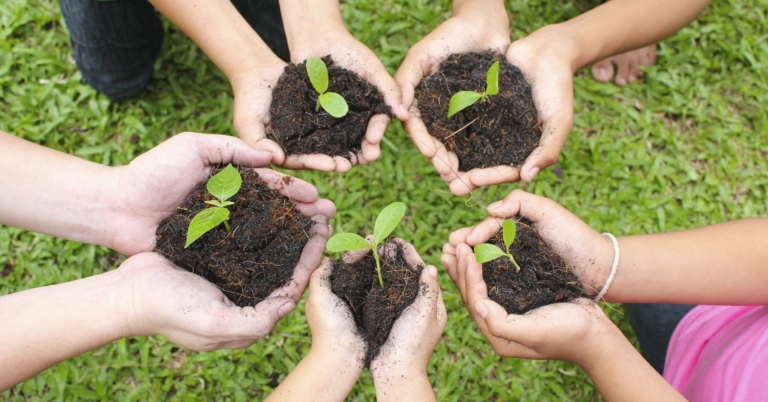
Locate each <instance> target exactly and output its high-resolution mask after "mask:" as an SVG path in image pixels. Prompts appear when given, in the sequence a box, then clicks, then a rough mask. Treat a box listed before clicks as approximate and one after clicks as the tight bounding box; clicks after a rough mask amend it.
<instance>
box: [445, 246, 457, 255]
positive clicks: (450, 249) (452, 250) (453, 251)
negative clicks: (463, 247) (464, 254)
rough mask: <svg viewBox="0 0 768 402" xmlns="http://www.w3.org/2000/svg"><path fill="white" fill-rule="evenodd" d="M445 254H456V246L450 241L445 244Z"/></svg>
mask: <svg viewBox="0 0 768 402" xmlns="http://www.w3.org/2000/svg"><path fill="white" fill-rule="evenodd" d="M443 254H448V255H452V256H454V257H455V256H456V248H455V247H453V246H452V245H451V244H450V243H445V244H443Z"/></svg>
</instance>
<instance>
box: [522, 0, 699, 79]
mask: <svg viewBox="0 0 768 402" xmlns="http://www.w3.org/2000/svg"><path fill="white" fill-rule="evenodd" d="M708 4H709V0H682V1H674V2H669V1H664V0H650V1H646V0H611V1H608V2H605V3H603V4H602V5H600V6H598V7H596V8H594V9H592V10H590V11H588V12H586V13H584V14H581V15H579V16H578V17H576V18H573V19H571V20H568V21H566V22H563V23H560V24H554V25H548V26H545V27H543V28H541V29H539V30H538V31H536V32H534V33H533V34H531V35H530V36H529V38H530V39H531V40H540V41H541V43H543V44H545V45H546V44H547V43H550V44H554V45H556V46H558V47H561V46H562V44H563V43H566V44H567V47H568V48H569V49H570V50H569V51H568V52H567V54H568V57H569V59H570V61H571V66H572V69H573V71H576V70H578V69H579V68H581V67H584V66H587V65H590V64H593V63H595V62H597V61H599V60H602V59H604V58H606V57H608V56H611V55H614V54H619V53H622V52H626V51H628V50H632V49H637V48H639V47H642V46H645V45H649V44H651V43H656V42H658V41H660V40H662V39H664V38H666V37H668V36H670V35H672V34H674V33H675V32H677V31H679V30H680V29H682V28H683V27H685V26H686V25H688V24H689V23H690V22H691V21H692V20H694V19H695V18H696V17H697V16H698V15H699V14H700V13H701V11H702V10H704V8H706V6H707V5H708ZM524 40H528V38H525V39H524Z"/></svg>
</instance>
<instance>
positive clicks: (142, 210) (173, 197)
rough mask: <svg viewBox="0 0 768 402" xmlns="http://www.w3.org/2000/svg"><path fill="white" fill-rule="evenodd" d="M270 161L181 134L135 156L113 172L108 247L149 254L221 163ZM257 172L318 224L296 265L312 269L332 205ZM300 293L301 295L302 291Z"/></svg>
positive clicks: (212, 138) (298, 184) (223, 140)
mask: <svg viewBox="0 0 768 402" xmlns="http://www.w3.org/2000/svg"><path fill="white" fill-rule="evenodd" d="M271 157H272V156H271V155H270V154H269V153H267V152H264V151H259V150H256V149H253V148H252V147H250V146H248V144H246V143H245V142H243V141H242V140H240V139H237V138H235V137H229V136H223V135H211V134H192V133H184V134H179V135H176V136H174V137H173V138H171V139H169V140H167V141H165V142H164V143H162V144H160V145H158V146H157V147H155V148H153V149H152V150H150V151H149V152H147V153H145V154H143V155H141V156H139V157H138V158H136V159H134V160H133V161H132V162H131V163H130V164H129V165H126V166H121V167H118V168H115V169H116V172H117V178H116V179H115V182H114V185H113V190H112V194H110V197H111V198H112V199H113V200H114V201H113V202H111V203H110V204H111V205H112V208H113V210H114V212H113V213H112V214H111V215H112V216H111V218H110V221H109V223H108V225H109V227H110V228H112V229H110V232H111V233H113V235H112V241H111V242H110V247H111V248H113V249H115V250H117V251H118V252H120V253H123V254H126V255H133V254H136V253H140V252H144V251H151V250H153V249H154V247H155V231H156V230H157V225H159V224H160V222H161V221H162V220H163V219H165V218H166V217H168V216H169V215H170V214H172V213H173V212H174V211H175V210H176V207H178V206H179V205H181V203H182V202H183V201H184V200H185V199H186V198H187V197H188V196H189V194H190V193H191V192H192V190H193V189H194V188H195V187H196V186H197V185H198V184H200V183H203V182H204V181H205V180H207V179H208V177H209V176H210V172H211V169H212V167H215V166H217V165H221V164H225V163H233V164H236V165H239V166H246V167H259V166H265V165H267V164H268V163H269V161H270V159H271ZM258 172H259V175H260V176H262V179H264V180H265V181H266V182H267V183H268V184H269V186H270V187H271V188H273V189H278V190H279V191H280V193H281V194H282V195H284V196H286V197H289V198H291V199H293V200H294V201H295V202H296V206H297V208H298V210H299V211H300V212H301V213H303V214H304V215H306V216H310V217H312V218H313V220H315V222H317V224H316V225H315V226H314V228H313V233H312V234H311V236H312V239H311V241H310V242H309V243H308V244H307V246H306V247H305V249H304V253H303V254H302V259H301V260H300V263H301V262H303V261H308V262H309V264H308V265H312V264H314V265H312V266H311V269H314V268H315V267H317V263H319V261H320V258H321V255H322V252H323V247H324V245H325V238H326V237H327V236H328V231H329V229H328V227H327V221H328V219H330V218H331V217H333V215H334V213H335V212H336V207H335V206H334V205H333V203H332V202H330V201H328V200H325V199H320V198H318V195H317V189H315V187H314V186H312V185H311V184H309V183H307V182H305V181H302V180H299V179H292V180H290V181H288V183H287V184H286V180H283V179H284V178H285V177H286V176H285V175H283V174H281V173H278V172H275V171H272V170H269V169H260V170H259V171H258ZM315 237H317V238H315ZM305 255H306V258H305ZM312 261H314V262H312ZM300 272H303V270H300ZM305 276H306V278H304V280H303V282H304V284H305V285H306V282H307V280H308V279H309V273H306V275H305ZM301 289H302V291H303V289H304V287H302V288H301ZM293 292H295V291H292V293H293Z"/></svg>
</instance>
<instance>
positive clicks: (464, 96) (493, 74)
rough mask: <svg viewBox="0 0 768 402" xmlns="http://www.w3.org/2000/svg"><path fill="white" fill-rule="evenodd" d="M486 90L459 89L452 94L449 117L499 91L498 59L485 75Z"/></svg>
mask: <svg viewBox="0 0 768 402" xmlns="http://www.w3.org/2000/svg"><path fill="white" fill-rule="evenodd" d="M485 82H486V86H485V92H483V93H478V92H475V91H459V92H456V93H455V94H453V96H451V101H450V103H449V104H448V118H451V117H452V116H453V115H455V114H456V113H459V112H461V111H462V110H464V109H466V108H468V107H470V106H472V105H474V104H475V103H477V101H481V102H485V100H486V99H487V98H488V96H489V95H496V94H498V93H499V61H498V60H496V61H495V62H493V64H491V68H489V69H488V73H486V75H485Z"/></svg>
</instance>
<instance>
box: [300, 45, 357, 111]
mask: <svg viewBox="0 0 768 402" xmlns="http://www.w3.org/2000/svg"><path fill="white" fill-rule="evenodd" d="M307 75H309V81H310V82H312V86H313V87H315V91H317V93H319V94H320V96H319V97H318V98H317V105H316V106H315V111H318V110H320V106H322V107H323V109H325V111H326V112H328V114H330V115H331V116H333V117H335V118H337V119H338V118H340V117H344V116H346V115H347V112H348V111H349V105H347V101H345V100H344V98H343V97H342V96H341V95H339V94H337V93H336V92H327V91H328V67H326V65H325V62H323V60H321V59H320V58H318V57H310V58H309V59H307Z"/></svg>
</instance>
